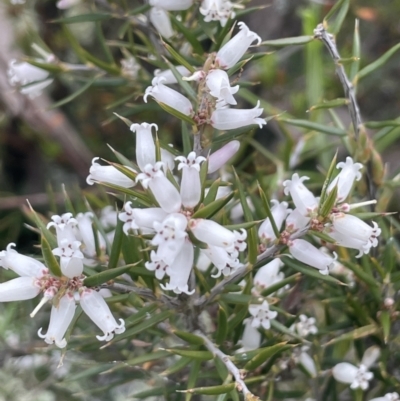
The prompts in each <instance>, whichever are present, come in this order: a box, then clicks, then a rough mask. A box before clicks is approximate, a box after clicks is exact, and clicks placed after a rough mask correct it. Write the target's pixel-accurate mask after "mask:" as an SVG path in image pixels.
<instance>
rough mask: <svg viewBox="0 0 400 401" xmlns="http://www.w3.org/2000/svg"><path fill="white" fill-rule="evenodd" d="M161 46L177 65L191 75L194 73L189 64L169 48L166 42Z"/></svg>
mask: <svg viewBox="0 0 400 401" xmlns="http://www.w3.org/2000/svg"><path fill="white" fill-rule="evenodd" d="M162 44H163V45H164V47H165V48H166V49H167V51H168V53H169V54H170V55H171V56H172V57H173V58H174V59H175V61H176V62H177V63H178V64H181V65H183V66H185V67H186V68H187V69H188V70H189V71H190V72H191V73H192V74H193V73H194V72H195V71H196V69H195V68H194V67H193V66H192V65H191V64H190V63H189V62H187V61H186V59H185V58H184V57H182V56H181V55H180V54H179V53H178V52H177V51H176V50H175V49H174V48H173V47H172V46H170V45H169V44H168V43H166V42H162Z"/></svg>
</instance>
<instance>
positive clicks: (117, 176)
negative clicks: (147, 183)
mask: <svg viewBox="0 0 400 401" xmlns="http://www.w3.org/2000/svg"><path fill="white" fill-rule="evenodd" d="M99 159H100V158H99V157H95V158H94V159H93V160H92V165H91V167H90V169H89V173H90V174H89V175H88V177H87V178H86V182H87V183H88V184H89V185H93V184H94V183H95V182H106V183H109V184H113V185H118V186H120V187H123V188H132V187H133V186H135V181H133V180H131V179H130V178H129V177H127V176H126V175H125V174H124V173H121V172H120V171H119V170H118V169H117V168H115V167H114V166H102V165H101V164H99V163H97V160H99ZM132 171H133V169H132Z"/></svg>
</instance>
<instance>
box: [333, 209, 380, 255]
mask: <svg viewBox="0 0 400 401" xmlns="http://www.w3.org/2000/svg"><path fill="white" fill-rule="evenodd" d="M331 220H332V228H331V229H330V230H329V232H328V234H329V235H330V236H331V237H332V238H333V239H334V240H336V241H337V243H338V245H341V246H344V247H347V248H354V249H358V251H359V254H358V255H357V257H360V256H362V255H363V254H364V253H368V252H369V250H370V249H371V248H373V247H376V246H378V236H379V235H380V234H381V229H380V228H379V227H378V225H377V224H376V223H375V222H374V221H373V222H372V224H373V227H371V226H370V225H368V224H367V223H365V222H364V221H362V220H361V219H359V218H358V217H356V216H353V215H351V214H345V213H334V214H332V215H331Z"/></svg>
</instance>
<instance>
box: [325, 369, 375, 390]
mask: <svg viewBox="0 0 400 401" xmlns="http://www.w3.org/2000/svg"><path fill="white" fill-rule="evenodd" d="M332 375H333V377H334V378H335V379H336V380H337V381H338V382H340V383H345V384H350V388H351V389H353V390H355V389H357V388H361V390H367V389H368V387H369V381H370V380H372V379H373V377H374V375H373V373H371V372H369V371H368V368H367V367H366V366H364V365H360V367H359V368H357V367H356V366H354V365H352V364H351V363H347V362H341V363H338V364H337V365H335V366H334V368H333V369H332Z"/></svg>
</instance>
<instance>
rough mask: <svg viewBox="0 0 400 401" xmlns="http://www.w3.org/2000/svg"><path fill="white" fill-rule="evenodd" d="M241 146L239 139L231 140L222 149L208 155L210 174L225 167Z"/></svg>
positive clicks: (208, 171)
mask: <svg viewBox="0 0 400 401" xmlns="http://www.w3.org/2000/svg"><path fill="white" fill-rule="evenodd" d="M239 148H240V142H239V141H231V142H228V143H227V144H225V145H224V146H222V147H221V148H220V149H218V150H216V151H215V152H213V153H211V155H210V156H209V157H208V170H207V173H208V174H212V173H214V172H215V171H217V170H219V169H220V168H221V167H223V166H224V165H225V164H226V163H227V162H228V160H229V159H231V158H232V157H233V156H234V155H235V154H236V152H237V151H238V150H239Z"/></svg>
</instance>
